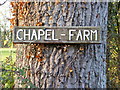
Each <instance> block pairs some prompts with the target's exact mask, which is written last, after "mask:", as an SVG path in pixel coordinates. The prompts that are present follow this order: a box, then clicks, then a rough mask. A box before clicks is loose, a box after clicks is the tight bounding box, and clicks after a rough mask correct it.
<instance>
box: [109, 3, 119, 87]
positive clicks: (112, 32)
mask: <svg viewBox="0 0 120 90" xmlns="http://www.w3.org/2000/svg"><path fill="white" fill-rule="evenodd" d="M119 20H120V2H114V3H113V2H111V3H109V13H108V47H107V67H108V68H107V79H108V80H107V86H108V88H120V22H119Z"/></svg>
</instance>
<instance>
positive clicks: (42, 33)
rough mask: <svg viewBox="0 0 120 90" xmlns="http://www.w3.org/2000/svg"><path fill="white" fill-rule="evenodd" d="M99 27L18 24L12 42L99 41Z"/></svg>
mask: <svg viewBox="0 0 120 90" xmlns="http://www.w3.org/2000/svg"><path fill="white" fill-rule="evenodd" d="M100 33H101V30H100V27H87V26H84V27H80V26H72V27H69V26H68V27H45V26H40V27H38V26H23V27H22V26H18V27H15V28H14V41H13V42H14V43H19V44H20V43H72V44H73V43H76V44H77V43H78V44H80V43H101V34H100Z"/></svg>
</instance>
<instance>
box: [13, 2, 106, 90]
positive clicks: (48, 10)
mask: <svg viewBox="0 0 120 90" xmlns="http://www.w3.org/2000/svg"><path fill="white" fill-rule="evenodd" d="M23 8H24V9H26V12H28V14H26V15H24V19H23V20H20V19H18V25H19V26H23V25H24V26H36V25H39V26H41V25H43V24H41V22H42V23H44V25H45V26H68V27H69V26H101V30H102V31H101V37H102V43H101V44H78V45H76V44H71V45H68V44H29V45H25V44H21V45H18V48H17V61H16V65H17V66H18V67H19V68H23V67H24V68H26V67H27V69H26V77H24V78H28V79H30V81H31V82H32V83H33V84H34V85H35V86H36V87H39V88H105V87H106V34H107V14H108V3H106V2H95V3H93V2H39V3H37V2H36V3H35V2H34V3H32V2H31V3H28V4H25V5H24V7H23ZM19 12H20V10H18V14H20V13H19ZM18 16H19V15H18ZM18 83H21V81H20V80H16V82H15V87H21V85H20V84H18Z"/></svg>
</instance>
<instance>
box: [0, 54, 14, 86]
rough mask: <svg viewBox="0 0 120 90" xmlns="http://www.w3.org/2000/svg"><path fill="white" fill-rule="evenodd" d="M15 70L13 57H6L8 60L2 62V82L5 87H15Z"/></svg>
mask: <svg viewBox="0 0 120 90" xmlns="http://www.w3.org/2000/svg"><path fill="white" fill-rule="evenodd" d="M13 71H15V65H14V62H13V61H12V57H11V56H9V57H6V60H4V61H3V62H2V76H1V83H2V85H3V88H13V86H14V75H15V73H14V72H13Z"/></svg>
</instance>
